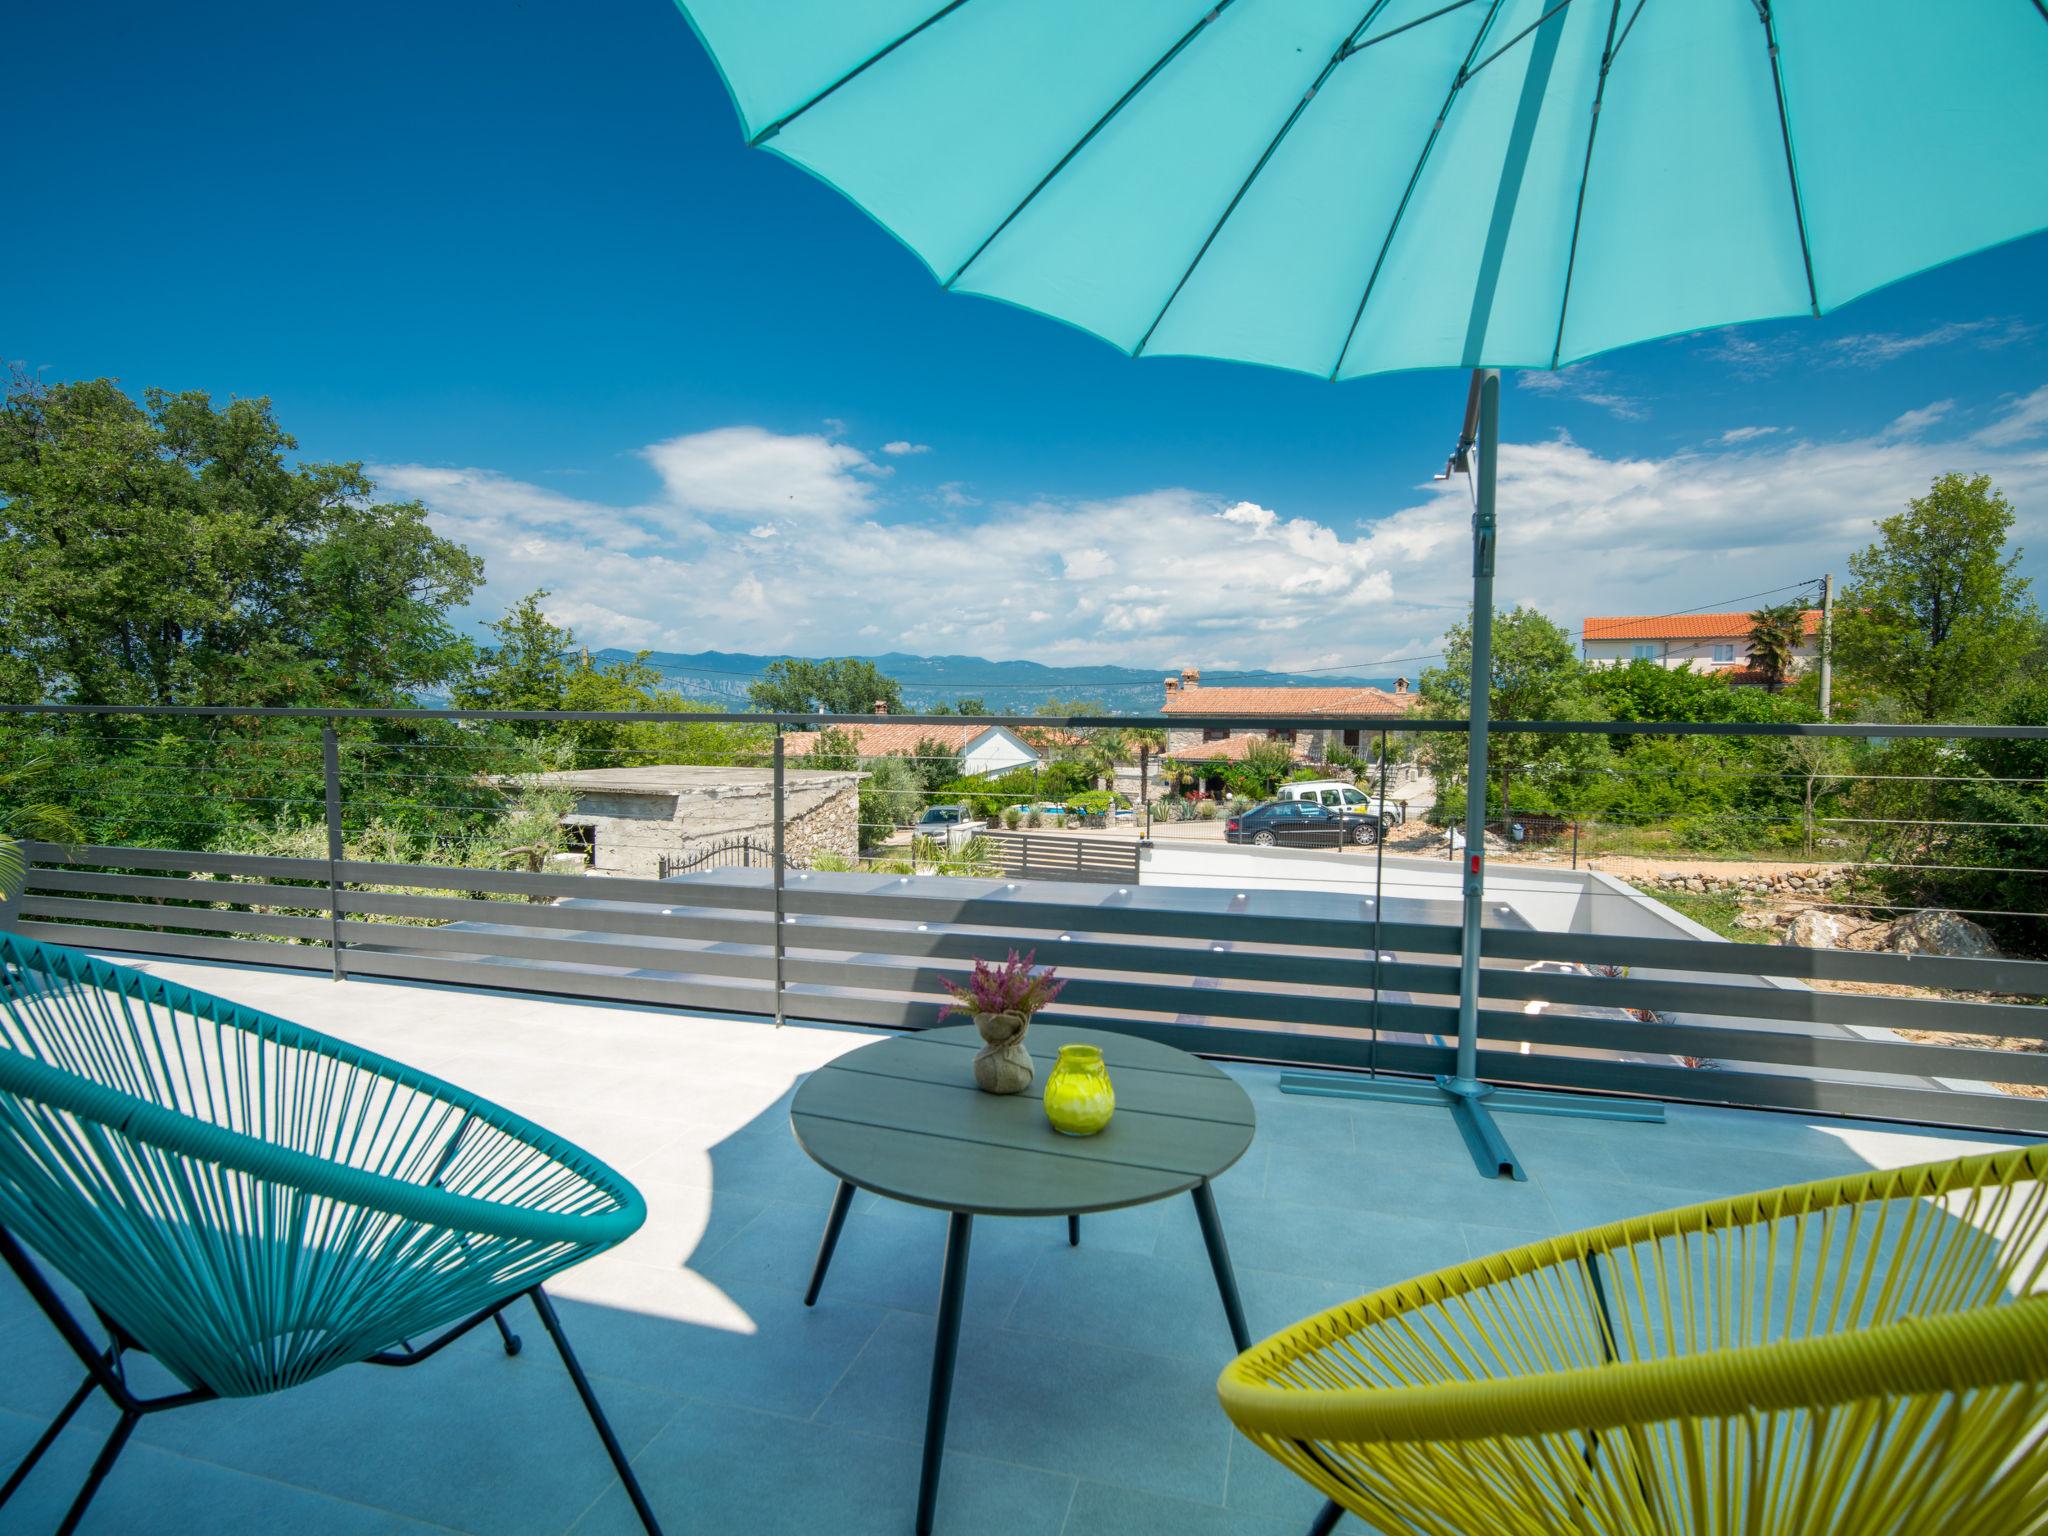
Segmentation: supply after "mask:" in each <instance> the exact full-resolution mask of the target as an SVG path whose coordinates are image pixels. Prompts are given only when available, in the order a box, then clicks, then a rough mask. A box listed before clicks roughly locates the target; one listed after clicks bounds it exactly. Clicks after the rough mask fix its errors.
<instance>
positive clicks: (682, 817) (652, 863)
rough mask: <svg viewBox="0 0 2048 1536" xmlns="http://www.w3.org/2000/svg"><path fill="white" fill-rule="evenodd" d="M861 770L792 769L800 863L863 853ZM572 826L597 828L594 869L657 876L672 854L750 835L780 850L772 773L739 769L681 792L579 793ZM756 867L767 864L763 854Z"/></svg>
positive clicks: (789, 817) (789, 828)
mask: <svg viewBox="0 0 2048 1536" xmlns="http://www.w3.org/2000/svg"><path fill="white" fill-rule="evenodd" d="M862 777H863V775H861V774H858V773H837V772H829V771H825V770H819V769H791V770H790V771H789V774H788V778H787V782H786V784H785V786H784V806H785V810H786V815H785V822H784V831H783V839H784V841H783V848H784V852H785V853H786V854H787V855H788V857H789V858H790V859H791V860H793V861H794V862H796V863H799V864H808V863H810V862H811V860H812V859H813V858H815V857H816V856H817V855H819V854H821V853H830V854H836V855H839V856H842V857H844V858H848V859H853V858H857V857H858V856H859V854H860V781H861V779H862ZM564 821H565V822H566V823H567V824H568V825H571V826H576V827H585V828H588V829H589V833H590V838H591V845H592V849H591V871H592V873H595V874H606V875H625V876H631V877H634V878H653V877H654V876H655V875H657V874H658V873H659V872H660V868H661V860H662V858H663V857H664V856H668V857H670V858H674V859H686V858H688V857H689V856H690V855H692V854H694V853H699V852H702V851H704V850H705V849H708V848H710V847H712V846H714V845H716V844H719V843H724V842H729V841H731V840H734V839H737V838H747V839H749V840H751V841H753V842H755V843H756V844H758V845H759V846H760V847H761V848H763V849H767V848H771V847H773V845H774V838H775V796H774V788H773V784H772V782H771V780H770V776H769V773H768V771H767V770H766V769H761V768H752V769H750V768H736V769H733V770H732V771H731V775H730V777H729V778H726V779H722V780H720V781H719V782H715V783H696V784H692V785H690V786H688V787H686V788H682V789H679V790H676V791H673V792H664V791H661V790H654V789H647V790H642V789H638V788H634V789H630V790H629V789H618V788H604V789H590V790H584V789H578V790H577V793H576V807H575V809H574V811H572V812H571V813H570V814H569V815H568V816H567V817H565V818H564ZM754 862H755V863H757V864H760V863H764V862H765V860H764V859H763V858H762V857H761V856H760V855H756V857H755V859H754Z"/></svg>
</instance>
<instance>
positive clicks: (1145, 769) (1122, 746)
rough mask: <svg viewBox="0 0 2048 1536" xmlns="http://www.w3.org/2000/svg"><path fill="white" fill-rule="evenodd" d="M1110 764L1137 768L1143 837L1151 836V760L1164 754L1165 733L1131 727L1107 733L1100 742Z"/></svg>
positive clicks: (1154, 728)
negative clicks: (1156, 754) (1143, 828)
mask: <svg viewBox="0 0 2048 1536" xmlns="http://www.w3.org/2000/svg"><path fill="white" fill-rule="evenodd" d="M1103 745H1104V747H1105V748H1106V749H1107V751H1108V753H1109V757H1110V761H1112V762H1116V763H1128V762H1131V761H1133V760H1135V761H1136V762H1137V764H1138V803H1139V804H1141V805H1143V806H1144V807H1145V835H1146V836H1147V837H1150V836H1151V835H1152V758H1153V755H1154V754H1155V753H1161V752H1164V751H1165V750H1166V732H1164V731H1162V730H1160V729H1159V728H1158V727H1157V726H1145V725H1131V726H1124V727H1122V728H1120V729H1118V730H1114V731H1110V732H1108V733H1107V735H1106V738H1105V740H1104V742H1103Z"/></svg>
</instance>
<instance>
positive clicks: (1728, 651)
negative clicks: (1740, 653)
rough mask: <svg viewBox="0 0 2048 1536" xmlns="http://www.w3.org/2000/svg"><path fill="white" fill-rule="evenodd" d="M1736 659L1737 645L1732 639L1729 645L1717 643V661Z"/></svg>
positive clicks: (1715, 649) (1715, 655)
mask: <svg viewBox="0 0 2048 1536" xmlns="http://www.w3.org/2000/svg"><path fill="white" fill-rule="evenodd" d="M1734 659H1735V645H1734V642H1732V641H1731V642H1729V643H1728V644H1727V645H1717V646H1715V647H1714V660H1716V661H1733V660H1734Z"/></svg>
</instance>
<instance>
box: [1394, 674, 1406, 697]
mask: <svg viewBox="0 0 2048 1536" xmlns="http://www.w3.org/2000/svg"><path fill="white" fill-rule="evenodd" d="M1407 691H1408V679H1407V678H1405V677H1397V678H1395V679H1394V692H1395V693H1396V694H1397V695H1398V694H1403V693H1406V692H1407Z"/></svg>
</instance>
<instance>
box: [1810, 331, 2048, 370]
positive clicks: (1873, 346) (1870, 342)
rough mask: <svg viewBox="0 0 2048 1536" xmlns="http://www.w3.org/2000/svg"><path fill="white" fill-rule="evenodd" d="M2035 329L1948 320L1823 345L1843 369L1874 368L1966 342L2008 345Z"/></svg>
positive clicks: (1836, 340)
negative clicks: (1907, 331)
mask: <svg viewBox="0 0 2048 1536" xmlns="http://www.w3.org/2000/svg"><path fill="white" fill-rule="evenodd" d="M2035 329H2036V327H2034V326H2031V325H2022V324H2021V323H2020V322H2018V321H2016V320H1950V321H1947V322H1946V323H1944V324H1941V325H1936V326H1930V327H1929V328H1928V329H1926V330H1924V331H1914V332H1912V333H1910V334H1907V335H1900V334H1898V333H1897V332H1890V331H1868V332H1864V333H1863V334H1861V335H1856V336H1839V337H1836V338H1835V339H1834V340H1833V341H1830V342H1828V343H1827V344H1826V346H1825V348H1824V353H1825V355H1826V356H1828V357H1830V358H1831V359H1832V360H1833V361H1835V362H1837V363H1839V364H1841V365H1842V366H1844V367H1851V368H1875V367H1877V366H1878V365H1879V364H1881V363H1889V362H1893V361H1895V360H1897V359H1898V358H1901V357H1910V356H1912V354H1914V353H1915V352H1925V351H1927V350H1928V349H1929V348H1930V347H1952V346H1954V345H1956V344H1957V343H1958V342H1968V343H1969V344H1970V345H1971V346H1973V347H1982V348H1995V347H2005V346H2010V345H2012V344H2013V343H2014V342H2016V341H2024V340H2025V339H2026V338H2027V337H2029V336H2031V335H2033V333H2034V331H2035Z"/></svg>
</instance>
